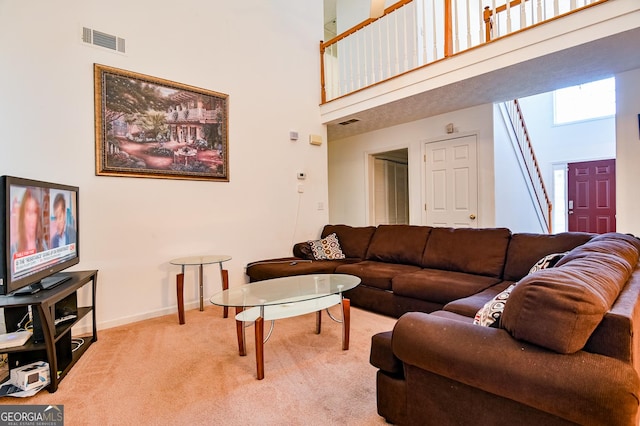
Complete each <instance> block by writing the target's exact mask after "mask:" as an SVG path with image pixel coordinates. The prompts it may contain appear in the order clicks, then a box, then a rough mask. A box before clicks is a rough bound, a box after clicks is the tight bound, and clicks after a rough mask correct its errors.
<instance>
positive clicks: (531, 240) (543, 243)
mask: <svg viewBox="0 0 640 426" xmlns="http://www.w3.org/2000/svg"><path fill="white" fill-rule="evenodd" d="M591 238H593V234H587V233H583V232H563V233H560V234H553V235H548V234H528V233H520V234H513V235H512V236H511V240H510V241H509V249H508V250H507V260H506V263H505V265H504V274H503V278H504V279H505V280H508V281H518V280H519V279H521V278H522V277H525V276H526V275H527V274H528V273H529V270H530V269H531V265H533V264H534V263H535V262H537V261H538V260H539V259H540V258H542V257H543V256H546V255H548V254H550V253H563V252H566V251H569V250H572V249H574V248H576V247H578V246H579V245H581V244H584V243H586V242H587V241H589V240H590V239H591Z"/></svg>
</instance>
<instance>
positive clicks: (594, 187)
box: [567, 160, 616, 234]
mask: <svg viewBox="0 0 640 426" xmlns="http://www.w3.org/2000/svg"><path fill="white" fill-rule="evenodd" d="M568 166H569V167H568V200H569V205H568V209H567V211H568V212H569V231H579V232H594V233H598V234H604V233H605V232H615V230H616V160H600V161H587V162H583V163H569V165H568Z"/></svg>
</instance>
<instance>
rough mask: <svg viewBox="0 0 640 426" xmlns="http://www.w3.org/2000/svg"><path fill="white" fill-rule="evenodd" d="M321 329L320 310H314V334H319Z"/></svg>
mask: <svg viewBox="0 0 640 426" xmlns="http://www.w3.org/2000/svg"><path fill="white" fill-rule="evenodd" d="M321 329H322V311H318V312H316V334H320V330H321Z"/></svg>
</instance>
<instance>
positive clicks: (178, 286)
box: [176, 273, 184, 324]
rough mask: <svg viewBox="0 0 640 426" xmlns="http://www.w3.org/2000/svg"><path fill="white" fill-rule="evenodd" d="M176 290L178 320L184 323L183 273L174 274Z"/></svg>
mask: <svg viewBox="0 0 640 426" xmlns="http://www.w3.org/2000/svg"><path fill="white" fill-rule="evenodd" d="M176 292H177V296H178V322H179V323H180V324H184V273H182V274H178V275H176Z"/></svg>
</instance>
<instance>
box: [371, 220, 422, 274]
mask: <svg viewBox="0 0 640 426" xmlns="http://www.w3.org/2000/svg"><path fill="white" fill-rule="evenodd" d="M431 229H432V228H431V227H430V226H414V225H380V226H378V229H376V232H375V233H374V234H373V237H372V238H371V244H370V245H369V250H367V260H375V261H378V262H389V263H404V264H407V265H420V259H421V258H422V252H423V251H424V246H425V244H426V243H427V238H429V233H430V232H431Z"/></svg>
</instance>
